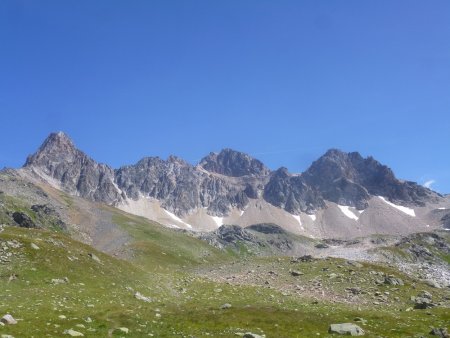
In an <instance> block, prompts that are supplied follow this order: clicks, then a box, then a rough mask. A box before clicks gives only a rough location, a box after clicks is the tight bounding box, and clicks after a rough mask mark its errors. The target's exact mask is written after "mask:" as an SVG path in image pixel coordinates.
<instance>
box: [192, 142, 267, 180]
mask: <svg viewBox="0 0 450 338" xmlns="http://www.w3.org/2000/svg"><path fill="white" fill-rule="evenodd" d="M199 165H200V166H201V167H203V168H204V169H205V170H208V171H210V172H215V173H218V174H222V175H225V176H232V177H240V176H247V175H252V176H266V175H269V174H270V170H269V169H268V168H267V167H266V166H265V165H264V164H263V163H262V162H261V161H259V160H257V159H255V158H253V157H251V156H250V155H248V154H245V153H242V152H239V151H235V150H232V149H229V148H226V149H223V150H222V151H220V152H219V153H210V154H209V155H208V156H206V157H204V158H203V159H202V160H201V161H200V164H199Z"/></svg>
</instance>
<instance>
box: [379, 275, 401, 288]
mask: <svg viewBox="0 0 450 338" xmlns="http://www.w3.org/2000/svg"><path fill="white" fill-rule="evenodd" d="M384 284H389V285H400V286H402V285H405V283H403V280H401V279H400V278H396V277H394V276H392V275H391V276H387V277H385V278H384Z"/></svg>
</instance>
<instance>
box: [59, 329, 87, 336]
mask: <svg viewBox="0 0 450 338" xmlns="http://www.w3.org/2000/svg"><path fill="white" fill-rule="evenodd" d="M63 334H66V335H69V336H71V337H84V334H82V333H81V332H78V331H75V330H72V329H69V330H65V331H64V333H63Z"/></svg>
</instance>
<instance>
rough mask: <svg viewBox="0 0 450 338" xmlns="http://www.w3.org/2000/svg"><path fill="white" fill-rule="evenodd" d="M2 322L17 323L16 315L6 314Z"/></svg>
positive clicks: (0, 320)
mask: <svg viewBox="0 0 450 338" xmlns="http://www.w3.org/2000/svg"><path fill="white" fill-rule="evenodd" d="M0 322H2V323H3V324H6V325H15V324H17V320H15V319H14V317H13V316H11V315H10V314H6V315H4V316H3V317H2V318H1V319H0Z"/></svg>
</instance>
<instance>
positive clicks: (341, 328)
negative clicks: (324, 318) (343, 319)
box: [328, 323, 364, 336]
mask: <svg viewBox="0 0 450 338" xmlns="http://www.w3.org/2000/svg"><path fill="white" fill-rule="evenodd" d="M328 333H337V334H342V335H347V336H364V330H363V329H362V328H360V327H359V326H358V325H356V324H353V323H343V324H331V325H330V327H329V329H328Z"/></svg>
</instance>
